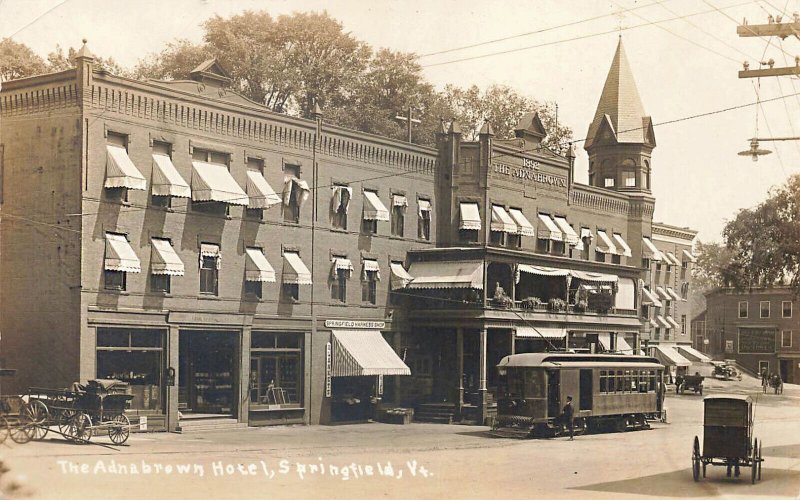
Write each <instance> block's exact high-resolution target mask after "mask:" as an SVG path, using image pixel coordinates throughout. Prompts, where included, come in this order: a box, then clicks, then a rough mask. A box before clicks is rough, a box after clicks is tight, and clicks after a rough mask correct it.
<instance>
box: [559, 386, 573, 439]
mask: <svg viewBox="0 0 800 500" xmlns="http://www.w3.org/2000/svg"><path fill="white" fill-rule="evenodd" d="M561 419H562V422H564V424H565V425H566V426H567V427H568V428H569V440H570V441H572V440H573V439H574V435H575V408H573V406H572V396H567V404H565V405H564V409H563V410H561Z"/></svg>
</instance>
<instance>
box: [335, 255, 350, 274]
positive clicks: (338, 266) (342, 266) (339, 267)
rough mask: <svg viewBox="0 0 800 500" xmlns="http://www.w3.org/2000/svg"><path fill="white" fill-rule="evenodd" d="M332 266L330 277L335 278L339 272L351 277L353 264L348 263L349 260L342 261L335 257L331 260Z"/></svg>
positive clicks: (342, 259)
mask: <svg viewBox="0 0 800 500" xmlns="http://www.w3.org/2000/svg"><path fill="white" fill-rule="evenodd" d="M332 264H333V265H332V266H331V275H332V276H333V277H334V278H335V277H336V274H337V273H338V272H339V271H345V272H346V273H347V277H348V278H349V277H351V276H352V275H353V263H352V262H350V259H344V258H340V257H336V258H334V259H333V263H332Z"/></svg>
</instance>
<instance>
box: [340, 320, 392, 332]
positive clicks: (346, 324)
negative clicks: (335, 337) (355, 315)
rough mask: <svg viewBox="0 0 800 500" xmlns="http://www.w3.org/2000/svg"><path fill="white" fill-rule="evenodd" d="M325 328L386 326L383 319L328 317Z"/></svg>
mask: <svg viewBox="0 0 800 500" xmlns="http://www.w3.org/2000/svg"><path fill="white" fill-rule="evenodd" d="M325 328H364V329H369V330H382V329H384V328H386V323H385V322H383V321H357V320H347V319H326V320H325Z"/></svg>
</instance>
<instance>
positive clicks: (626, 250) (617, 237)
mask: <svg viewBox="0 0 800 500" xmlns="http://www.w3.org/2000/svg"><path fill="white" fill-rule="evenodd" d="M614 241H616V242H617V243H618V245H617V247H618V248H619V250H620V251H621V252H622V255H623V256H624V257H631V256H632V255H633V253H632V252H631V247H629V246H628V243H627V242H626V241H625V240H624V239H623V238H622V235H621V234H619V233H614Z"/></svg>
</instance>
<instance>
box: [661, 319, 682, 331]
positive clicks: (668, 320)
mask: <svg viewBox="0 0 800 500" xmlns="http://www.w3.org/2000/svg"><path fill="white" fill-rule="evenodd" d="M665 319H666V320H667V323H669V324H670V325H671V326H672V328H674V329H676V330H680V329H681V325H679V324H678V322H677V321H675V320H674V319H673V318H672V316H667V317H666V318H665Z"/></svg>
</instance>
